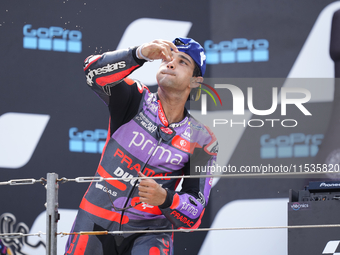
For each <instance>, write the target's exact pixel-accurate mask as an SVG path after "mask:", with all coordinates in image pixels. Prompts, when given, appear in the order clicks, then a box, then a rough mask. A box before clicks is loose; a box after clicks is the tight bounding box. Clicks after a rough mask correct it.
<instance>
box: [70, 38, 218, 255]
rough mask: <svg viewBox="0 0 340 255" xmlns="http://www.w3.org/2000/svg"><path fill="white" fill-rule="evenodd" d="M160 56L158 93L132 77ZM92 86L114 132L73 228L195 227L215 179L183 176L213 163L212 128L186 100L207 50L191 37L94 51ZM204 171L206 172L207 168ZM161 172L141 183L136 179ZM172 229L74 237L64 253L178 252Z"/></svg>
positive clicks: (89, 66) (89, 68)
mask: <svg viewBox="0 0 340 255" xmlns="http://www.w3.org/2000/svg"><path fill="white" fill-rule="evenodd" d="M154 59H162V63H161V65H160V68H159V71H158V72H157V82H158V85H159V87H158V91H157V93H150V91H149V90H148V88H147V87H146V86H144V85H143V84H141V83H140V82H139V81H137V80H132V79H130V78H127V76H128V75H129V74H130V73H131V72H133V71H134V70H136V69H137V68H139V67H141V66H142V65H143V64H144V63H145V62H146V61H152V60H154ZM84 71H85V74H86V80H87V84H88V85H89V86H90V87H91V88H92V89H93V91H94V92H95V93H96V94H97V95H99V97H100V98H101V99H102V100H103V101H104V103H105V104H106V105H107V106H108V108H109V111H110V121H109V131H108V137H107V140H106V144H105V147H104V149H103V153H102V156H101V160H100V163H99V166H98V169H97V172H96V176H97V177H103V178H111V177H122V178H126V179H124V180H107V181H102V182H92V183H91V184H90V185H89V187H88V190H87V191H86V193H85V195H84V197H83V199H82V201H81V203H80V208H79V211H78V215H77V218H76V221H75V223H74V226H73V232H79V231H101V230H108V231H137V230H165V229H174V228H180V229H188V230H190V229H196V228H198V226H199V225H200V223H201V218H202V216H203V214H204V210H205V207H206V205H207V203H208V198H209V193H210V189H211V183H212V178H184V180H183V183H182V189H181V190H180V191H176V187H177V185H178V184H179V180H178V179H175V178H170V177H171V176H179V175H190V173H194V172H195V166H200V167H207V168H208V167H209V166H212V165H214V163H215V162H216V155H217V150H218V144H217V141H216V138H215V136H214V134H213V133H212V132H211V131H210V130H209V128H207V127H205V126H204V125H203V124H201V123H200V122H198V121H197V120H196V119H194V118H193V117H192V116H191V115H190V114H189V113H188V111H187V110H186V109H185V107H184V105H185V102H186V101H187V99H188V98H189V96H190V91H191V89H192V88H195V87H198V86H199V82H202V81H203V78H202V76H203V75H204V72H205V55H204V50H203V48H202V47H201V45H200V44H198V43H197V42H196V41H194V40H192V39H190V38H176V39H175V40H174V41H173V42H170V41H165V40H155V41H152V42H150V43H145V44H143V45H141V46H139V47H133V48H129V49H127V50H117V51H113V52H107V53H104V54H102V55H95V56H89V57H88V58H87V59H86V60H85V63H84ZM204 174H206V173H204ZM137 176H140V177H145V176H147V177H161V178H156V179H152V178H149V179H143V180H139V181H137V180H136V179H132V177H137ZM172 239H173V236H172V234H171V233H147V234H130V233H127V234H122V235H73V236H70V238H69V241H68V244H67V247H66V253H65V254H74V255H83V254H84V255H90V254H91V255H93V254H96V255H100V254H105V255H106V254H110V255H112V254H138V255H143V254H145V255H146V254H167V255H170V254H173V241H172Z"/></svg>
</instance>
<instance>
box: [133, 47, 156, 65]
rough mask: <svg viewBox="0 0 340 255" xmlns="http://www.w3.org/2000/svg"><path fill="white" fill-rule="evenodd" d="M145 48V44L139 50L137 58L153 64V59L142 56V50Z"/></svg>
mask: <svg viewBox="0 0 340 255" xmlns="http://www.w3.org/2000/svg"><path fill="white" fill-rule="evenodd" d="M143 47H144V44H142V45H141V46H139V47H138V48H137V57H138V58H139V59H145V60H146V61H149V62H152V61H153V59H150V58H147V57H145V56H144V55H143V54H142V49H143Z"/></svg>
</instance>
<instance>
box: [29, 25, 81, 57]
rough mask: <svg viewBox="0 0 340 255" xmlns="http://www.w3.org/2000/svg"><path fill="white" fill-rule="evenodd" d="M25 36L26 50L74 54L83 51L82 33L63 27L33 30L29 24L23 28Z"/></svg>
mask: <svg viewBox="0 0 340 255" xmlns="http://www.w3.org/2000/svg"><path fill="white" fill-rule="evenodd" d="M23 34H24V40H23V46H24V48H25V49H33V50H36V49H38V50H48V51H63V52H65V51H67V52H73V53H80V52H81V51H82V42H81V38H82V33H81V32H80V31H77V30H64V29H63V28H61V27H50V28H45V27H40V28H38V29H32V25H30V24H27V25H25V26H24V28H23Z"/></svg>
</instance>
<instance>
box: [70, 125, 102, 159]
mask: <svg viewBox="0 0 340 255" xmlns="http://www.w3.org/2000/svg"><path fill="white" fill-rule="evenodd" d="M69 136H70V141H69V149H70V151H72V152H85V153H102V151H103V148H104V146H105V139H106V136H107V130H105V129H96V130H94V131H92V130H84V131H83V132H78V128H76V127H72V128H70V130H69Z"/></svg>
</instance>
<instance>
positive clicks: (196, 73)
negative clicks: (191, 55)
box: [192, 62, 202, 77]
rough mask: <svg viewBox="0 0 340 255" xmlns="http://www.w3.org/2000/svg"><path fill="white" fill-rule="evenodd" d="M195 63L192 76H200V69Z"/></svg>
mask: <svg viewBox="0 0 340 255" xmlns="http://www.w3.org/2000/svg"><path fill="white" fill-rule="evenodd" d="M194 63H195V68H194V72H193V74H192V77H199V76H202V74H201V69H200V68H199V67H198V65H197V64H196V62H194Z"/></svg>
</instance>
